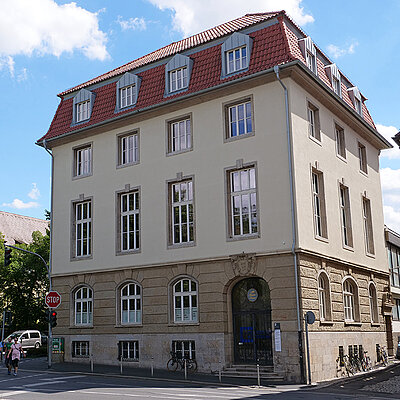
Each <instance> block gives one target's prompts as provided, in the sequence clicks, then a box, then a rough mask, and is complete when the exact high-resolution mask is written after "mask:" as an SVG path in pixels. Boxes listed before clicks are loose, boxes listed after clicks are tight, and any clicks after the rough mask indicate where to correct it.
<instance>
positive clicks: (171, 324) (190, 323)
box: [168, 322, 200, 327]
mask: <svg viewBox="0 0 400 400" xmlns="http://www.w3.org/2000/svg"><path fill="white" fill-rule="evenodd" d="M199 325H200V322H170V323H169V324H168V327H177V326H199Z"/></svg>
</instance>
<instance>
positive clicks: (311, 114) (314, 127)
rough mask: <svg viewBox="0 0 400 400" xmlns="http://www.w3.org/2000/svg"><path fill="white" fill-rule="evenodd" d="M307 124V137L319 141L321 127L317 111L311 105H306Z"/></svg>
mask: <svg viewBox="0 0 400 400" xmlns="http://www.w3.org/2000/svg"><path fill="white" fill-rule="evenodd" d="M307 122H308V135H309V136H310V137H311V138H313V139H315V140H317V141H318V142H320V141H321V127H320V122H319V110H318V108H317V107H315V106H314V105H313V104H312V103H310V102H308V104H307Z"/></svg>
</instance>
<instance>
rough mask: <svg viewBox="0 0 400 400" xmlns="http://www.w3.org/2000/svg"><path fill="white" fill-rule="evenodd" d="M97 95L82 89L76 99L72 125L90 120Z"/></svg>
mask: <svg viewBox="0 0 400 400" xmlns="http://www.w3.org/2000/svg"><path fill="white" fill-rule="evenodd" d="M94 99H95V94H94V93H92V92H91V91H90V90H87V89H81V90H80V91H79V92H78V94H77V95H76V96H75V97H74V101H73V110H72V125H75V124H79V123H81V122H85V121H87V120H89V119H90V116H91V114H92V109H93V104H94Z"/></svg>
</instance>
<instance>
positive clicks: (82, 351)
mask: <svg viewBox="0 0 400 400" xmlns="http://www.w3.org/2000/svg"><path fill="white" fill-rule="evenodd" d="M72 357H89V342H86V341H76V342H72Z"/></svg>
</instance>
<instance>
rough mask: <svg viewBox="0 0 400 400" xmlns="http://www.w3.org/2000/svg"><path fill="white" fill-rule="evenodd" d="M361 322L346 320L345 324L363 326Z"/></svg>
mask: <svg viewBox="0 0 400 400" xmlns="http://www.w3.org/2000/svg"><path fill="white" fill-rule="evenodd" d="M361 325H362V323H361V322H356V321H344V326H361Z"/></svg>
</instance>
